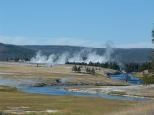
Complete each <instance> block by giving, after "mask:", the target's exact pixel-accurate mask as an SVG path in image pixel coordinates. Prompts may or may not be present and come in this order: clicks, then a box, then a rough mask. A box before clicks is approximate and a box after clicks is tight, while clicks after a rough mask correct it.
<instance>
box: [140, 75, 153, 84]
mask: <svg viewBox="0 0 154 115" xmlns="http://www.w3.org/2000/svg"><path fill="white" fill-rule="evenodd" d="M142 80H143V82H144V84H145V85H150V84H154V75H144V77H143V78H142Z"/></svg>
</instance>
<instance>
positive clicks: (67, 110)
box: [0, 87, 136, 115]
mask: <svg viewBox="0 0 154 115" xmlns="http://www.w3.org/2000/svg"><path fill="white" fill-rule="evenodd" d="M5 89H6V90H5ZM11 89H12V90H11ZM11 89H10V90H8V87H1V88H0V110H1V111H3V110H8V109H9V108H11V107H12V108H15V107H18V108H20V107H26V108H28V110H32V111H44V110H57V111H58V112H57V113H55V115H103V114H104V115H106V114H108V113H110V112H113V111H115V112H116V111H120V110H121V109H124V108H126V107H129V106H132V105H135V104H136V102H128V101H115V100H107V99H103V98H90V97H76V96H55V95H39V94H26V93H22V92H18V91H16V90H14V88H11Z"/></svg>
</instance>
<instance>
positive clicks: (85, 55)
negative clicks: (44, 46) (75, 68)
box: [30, 43, 114, 65]
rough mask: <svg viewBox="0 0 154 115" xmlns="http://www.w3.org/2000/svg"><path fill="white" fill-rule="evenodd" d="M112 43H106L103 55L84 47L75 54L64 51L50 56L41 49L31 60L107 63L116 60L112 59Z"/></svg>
mask: <svg viewBox="0 0 154 115" xmlns="http://www.w3.org/2000/svg"><path fill="white" fill-rule="evenodd" d="M111 46H112V44H110V43H107V44H106V50H105V53H104V54H102V55H98V54H97V52H96V51H92V50H91V49H86V48H85V49H83V50H81V51H79V52H76V53H74V54H70V53H69V52H64V53H62V54H61V55H57V54H51V55H49V56H46V55H43V54H42V53H41V51H39V52H37V54H36V56H35V57H33V58H32V59H31V60H30V62H31V63H44V64H49V65H55V64H65V63H66V62H67V61H68V62H84V63H89V62H93V63H97V62H99V63H105V62H111V61H114V60H113V59H112V54H113V48H112V47H111Z"/></svg>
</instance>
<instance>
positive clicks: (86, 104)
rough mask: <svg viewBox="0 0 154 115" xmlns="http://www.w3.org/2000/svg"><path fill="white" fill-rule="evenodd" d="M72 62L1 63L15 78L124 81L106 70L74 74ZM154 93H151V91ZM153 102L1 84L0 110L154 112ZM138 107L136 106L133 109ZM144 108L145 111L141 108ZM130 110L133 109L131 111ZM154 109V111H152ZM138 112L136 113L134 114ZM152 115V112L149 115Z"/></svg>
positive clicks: (1, 71)
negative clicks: (36, 91) (40, 91)
mask: <svg viewBox="0 0 154 115" xmlns="http://www.w3.org/2000/svg"><path fill="white" fill-rule="evenodd" d="M71 69H72V66H71V65H57V66H53V67H52V68H51V67H48V66H41V67H36V65H32V64H22V63H4V62H0V76H1V77H8V78H9V77H11V78H16V79H18V78H42V79H49V78H50V79H55V78H62V77H68V76H69V77H72V78H73V81H74V82H78V81H84V82H97V81H103V82H104V81H105V82H108V83H113V84H122V83H121V82H119V81H113V80H111V79H109V78H107V77H105V76H104V75H103V72H104V71H108V70H106V69H101V70H100V71H99V72H97V73H98V74H97V75H89V74H82V73H73V72H72V71H71ZM150 91H151V92H153V89H151V90H150ZM150 94H151V93H150ZM153 107H154V104H153V102H150V104H149V103H148V104H146V103H143V102H130V101H120V100H109V99H104V98H98V97H97V98H94V97H77V96H70V95H65V96H57V95H41V94H27V93H23V92H20V91H18V90H16V89H15V88H10V87H6V86H5V87H4V86H0V111H1V112H6V113H8V112H11V113H12V112H13V111H15V110H16V112H17V113H18V114H28V113H25V112H26V111H33V112H35V114H37V115H38V114H41V115H42V114H45V115H46V114H47V112H46V110H55V111H57V112H55V113H48V114H52V115H108V114H109V115H110V114H111V115H114V114H115V115H140V114H137V113H138V112H143V111H144V112H146V111H148V112H149V111H150V112H151V111H152V110H153ZM133 108H135V109H133ZM139 108H142V109H143V111H138V110H139ZM130 109H132V110H133V112H132V111H131V112H130V111H129V110H130ZM152 112H153V111H152ZM134 113H135V114H134ZM147 115H150V114H147Z"/></svg>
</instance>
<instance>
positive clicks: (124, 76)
mask: <svg viewBox="0 0 154 115" xmlns="http://www.w3.org/2000/svg"><path fill="white" fill-rule="evenodd" d="M108 75H109V76H110V77H111V78H112V79H118V80H123V81H126V79H127V82H128V83H131V84H142V83H143V82H142V80H140V79H139V78H137V77H134V76H133V75H131V74H127V73H120V74H108Z"/></svg>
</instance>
